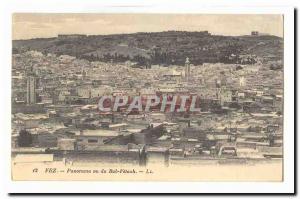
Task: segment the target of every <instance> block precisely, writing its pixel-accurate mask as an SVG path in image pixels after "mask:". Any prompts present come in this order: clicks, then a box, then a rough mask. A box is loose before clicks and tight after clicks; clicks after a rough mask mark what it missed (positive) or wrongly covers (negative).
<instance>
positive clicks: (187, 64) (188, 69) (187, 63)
mask: <svg viewBox="0 0 300 199" xmlns="http://www.w3.org/2000/svg"><path fill="white" fill-rule="evenodd" d="M190 76H191V66H190V60H189V58H188V57H187V58H186V59H185V80H186V81H187V82H188V81H189V79H190Z"/></svg>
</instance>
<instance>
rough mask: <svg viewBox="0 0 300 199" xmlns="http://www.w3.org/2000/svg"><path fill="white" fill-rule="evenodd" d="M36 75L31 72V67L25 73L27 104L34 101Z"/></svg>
mask: <svg viewBox="0 0 300 199" xmlns="http://www.w3.org/2000/svg"><path fill="white" fill-rule="evenodd" d="M35 89H36V76H35V74H34V72H33V67H32V66H31V67H30V70H29V71H28V73H27V95H26V97H27V104H35V103H36V93H35Z"/></svg>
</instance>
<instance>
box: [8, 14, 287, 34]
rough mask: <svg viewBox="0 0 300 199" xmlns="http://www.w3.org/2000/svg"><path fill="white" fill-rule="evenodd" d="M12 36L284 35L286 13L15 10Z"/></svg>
mask: <svg viewBox="0 0 300 199" xmlns="http://www.w3.org/2000/svg"><path fill="white" fill-rule="evenodd" d="M12 24H13V27H12V38H13V39H14V40H17V39H31V38H47V37H56V36H57V35H58V34H87V35H107V34H122V33H135V32H160V31H168V30H177V31H204V30H207V31H209V32H211V33H212V34H216V35H232V36H236V35H248V34H250V32H251V31H254V30H255V31H259V32H261V33H267V34H270V35H276V36H279V37H283V16H282V15H273V14H264V15H260V14H253V15H246V14H242V15H241V14H232V15H231V14H224V15H222V14H218V15H215V14H91V13H90V14H53V13H52V14H49V13H43V14H41V13H15V14H13V21H12Z"/></svg>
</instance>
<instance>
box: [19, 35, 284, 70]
mask: <svg viewBox="0 0 300 199" xmlns="http://www.w3.org/2000/svg"><path fill="white" fill-rule="evenodd" d="M27 50H37V51H40V52H43V53H54V54H57V55H62V54H66V55H71V56H76V57H77V58H84V59H88V60H90V61H93V60H100V61H111V60H113V61H116V62H123V61H127V60H131V61H134V62H138V63H139V64H140V65H148V64H165V65H169V64H183V63H184V60H185V57H189V58H190V60H191V62H192V63H193V64H201V63H204V62H207V63H215V62H223V63H238V62H239V55H245V54H252V55H257V56H259V57H265V58H268V59H269V58H271V59H273V60H279V59H282V55H283V39H282V38H280V37H276V36H271V35H266V36H236V37H233V36H219V35H211V34H209V33H208V32H207V31H204V32H185V31H167V32H157V33H134V34H119V35H91V36H86V35H59V36H58V37H55V38H37V39H30V40H15V41H13V53H19V52H22V51H27ZM232 55H236V56H232Z"/></svg>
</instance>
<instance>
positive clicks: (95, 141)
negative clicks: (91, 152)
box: [88, 139, 98, 143]
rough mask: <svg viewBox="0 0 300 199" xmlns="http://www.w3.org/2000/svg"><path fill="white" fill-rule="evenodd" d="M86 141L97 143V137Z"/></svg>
mask: <svg viewBox="0 0 300 199" xmlns="http://www.w3.org/2000/svg"><path fill="white" fill-rule="evenodd" d="M88 143H98V140H97V139H88Z"/></svg>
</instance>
